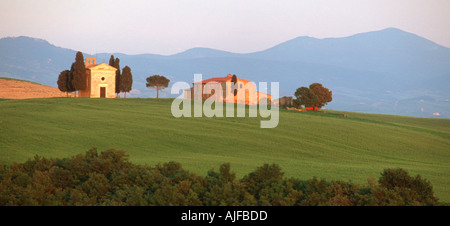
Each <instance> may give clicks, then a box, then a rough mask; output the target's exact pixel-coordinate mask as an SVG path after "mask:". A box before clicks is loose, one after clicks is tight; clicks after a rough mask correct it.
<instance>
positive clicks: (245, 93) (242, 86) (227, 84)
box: [184, 74, 272, 105]
mask: <svg viewBox="0 0 450 226" xmlns="http://www.w3.org/2000/svg"><path fill="white" fill-rule="evenodd" d="M232 77H233V76H232V75H231V74H229V75H228V76H226V77H218V78H210V79H206V80H202V81H199V82H194V83H193V84H192V85H193V87H192V88H190V89H186V90H184V98H185V99H194V100H207V99H208V98H210V97H211V96H213V95H214V94H216V89H211V87H216V88H218V87H219V85H220V87H221V88H219V89H221V90H222V92H221V93H218V95H215V97H214V101H216V102H228V103H229V102H234V103H239V104H247V105H254V104H259V101H260V100H265V101H268V103H270V102H271V100H272V96H271V95H269V94H266V93H262V92H258V91H256V84H255V83H254V82H252V81H249V80H245V79H241V78H237V89H238V95H236V96H234V92H233V90H232V82H231V79H232ZM207 84H212V85H211V87H209V88H208V87H206V86H207ZM206 88H207V89H208V90H207V89H206ZM209 90H211V91H209ZM196 91H197V92H196ZM205 91H206V92H205ZM227 97H229V98H227ZM230 97H231V98H230Z"/></svg>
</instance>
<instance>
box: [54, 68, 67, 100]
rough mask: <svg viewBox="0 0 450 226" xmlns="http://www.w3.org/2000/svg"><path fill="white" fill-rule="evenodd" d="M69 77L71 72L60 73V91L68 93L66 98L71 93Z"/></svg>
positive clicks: (58, 82)
mask: <svg viewBox="0 0 450 226" xmlns="http://www.w3.org/2000/svg"><path fill="white" fill-rule="evenodd" d="M69 75H70V71H69V70H64V71H61V73H59V76H58V81H57V84H58V89H59V90H61V92H65V93H66V97H67V96H68V92H69V83H70V81H69Z"/></svg>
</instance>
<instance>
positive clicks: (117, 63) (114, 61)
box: [109, 55, 120, 97]
mask: <svg viewBox="0 0 450 226" xmlns="http://www.w3.org/2000/svg"><path fill="white" fill-rule="evenodd" d="M109 65H110V66H112V67H115V68H116V69H117V71H116V90H115V93H116V97H118V96H119V93H120V59H119V58H114V55H111V57H110V58H109Z"/></svg>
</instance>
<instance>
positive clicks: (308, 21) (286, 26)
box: [0, 0, 450, 55]
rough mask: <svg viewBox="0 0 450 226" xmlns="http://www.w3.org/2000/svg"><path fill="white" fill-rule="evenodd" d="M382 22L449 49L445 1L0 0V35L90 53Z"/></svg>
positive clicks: (338, 32) (267, 40) (353, 30)
mask: <svg viewBox="0 0 450 226" xmlns="http://www.w3.org/2000/svg"><path fill="white" fill-rule="evenodd" d="M388 27H395V28H399V29H402V30H405V31H407V32H411V33H414V34H417V35H419V36H422V37H424V38H427V39H430V40H432V41H434V42H436V43H438V44H440V45H443V46H446V47H450V0H178V1H175V0H126V1H122V0H76V1H68V0H0V38H3V37H11V36H30V37H35V38H41V39H45V40H47V41H49V42H50V43H52V44H54V45H56V46H60V47H64V48H69V49H73V50H79V51H82V52H85V53H89V54H95V53H102V52H106V53H118V52H120V53H125V54H140V53H154V54H163V55H168V54H174V53H178V52H182V51H184V50H187V49H190V48H193V47H208V48H214V49H220V50H225V51H230V52H237V53H249V52H255V51H260V50H264V49H267V48H270V47H272V46H274V45H277V44H279V43H281V42H284V41H287V40H290V39H293V38H295V37H298V36H310V37H315V38H328V37H345V36H350V35H353V34H357V33H362V32H368V31H374V30H381V29H384V28H388Z"/></svg>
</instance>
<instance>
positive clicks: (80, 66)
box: [71, 51, 87, 90]
mask: <svg viewBox="0 0 450 226" xmlns="http://www.w3.org/2000/svg"><path fill="white" fill-rule="evenodd" d="M71 74H72V86H73V88H74V90H84V89H86V85H87V84H86V65H85V64H84V57H83V53H81V52H79V51H78V52H77V55H76V57H75V63H74V64H73V65H72V69H71Z"/></svg>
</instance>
